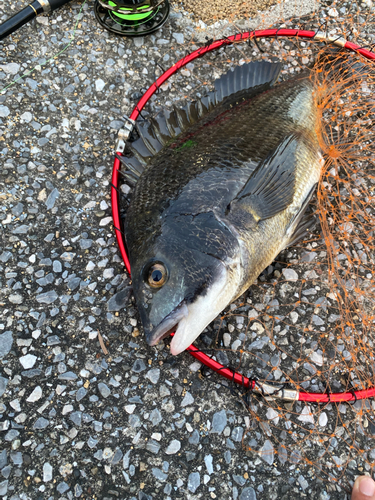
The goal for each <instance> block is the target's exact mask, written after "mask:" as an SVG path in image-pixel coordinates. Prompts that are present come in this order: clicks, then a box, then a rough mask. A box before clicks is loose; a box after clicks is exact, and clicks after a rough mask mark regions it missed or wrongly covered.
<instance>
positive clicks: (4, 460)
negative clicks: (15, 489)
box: [0, 450, 8, 470]
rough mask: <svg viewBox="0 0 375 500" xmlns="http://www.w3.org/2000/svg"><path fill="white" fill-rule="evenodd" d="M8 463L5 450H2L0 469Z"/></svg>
mask: <svg viewBox="0 0 375 500" xmlns="http://www.w3.org/2000/svg"><path fill="white" fill-rule="evenodd" d="M7 463H8V458H7V450H3V451H2V452H1V453H0V470H1V469H2V468H3V467H5V466H6V465H7Z"/></svg>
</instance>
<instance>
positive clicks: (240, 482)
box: [233, 474, 246, 486]
mask: <svg viewBox="0 0 375 500" xmlns="http://www.w3.org/2000/svg"><path fill="white" fill-rule="evenodd" d="M233 481H234V482H235V483H237V484H238V485H239V486H243V485H244V484H245V483H246V479H245V478H244V477H243V476H240V475H238V474H233Z"/></svg>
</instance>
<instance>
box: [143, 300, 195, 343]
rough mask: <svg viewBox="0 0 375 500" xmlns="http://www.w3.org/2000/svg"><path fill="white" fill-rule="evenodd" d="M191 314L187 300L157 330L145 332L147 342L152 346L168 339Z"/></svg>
mask: <svg viewBox="0 0 375 500" xmlns="http://www.w3.org/2000/svg"><path fill="white" fill-rule="evenodd" d="M188 314H189V310H188V307H187V305H186V302H185V300H183V301H182V302H180V304H179V305H178V306H177V307H175V308H174V309H173V311H171V312H170V313H169V314H168V315H167V316H166V317H165V318H164V319H163V320H162V321H161V322H160V323H159V324H158V325H157V326H156V327H155V328H153V329H152V330H151V331H149V332H145V335H146V342H147V343H148V344H149V345H150V346H153V345H156V344H157V343H158V342H159V341H160V340H162V339H164V338H165V337H167V336H168V335H169V334H170V333H172V331H173V330H174V329H175V327H176V326H177V325H178V323H179V322H180V321H181V320H182V319H183V318H186V316H187V315H188Z"/></svg>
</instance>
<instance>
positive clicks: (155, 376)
mask: <svg viewBox="0 0 375 500" xmlns="http://www.w3.org/2000/svg"><path fill="white" fill-rule="evenodd" d="M159 377H160V368H153V369H152V370H149V371H148V372H147V374H146V378H148V379H149V381H150V382H152V383H153V384H157V383H158V381H159Z"/></svg>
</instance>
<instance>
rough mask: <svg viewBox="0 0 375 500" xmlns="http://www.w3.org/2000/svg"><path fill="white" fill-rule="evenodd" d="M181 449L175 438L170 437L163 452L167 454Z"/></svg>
mask: <svg viewBox="0 0 375 500" xmlns="http://www.w3.org/2000/svg"><path fill="white" fill-rule="evenodd" d="M180 449H181V443H180V441H178V440H177V439H172V441H171V442H170V443H169V445H168V447H167V449H166V450H165V453H166V454H167V455H174V454H175V453H177V452H178V451H179V450H180Z"/></svg>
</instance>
